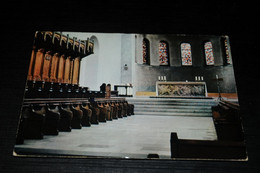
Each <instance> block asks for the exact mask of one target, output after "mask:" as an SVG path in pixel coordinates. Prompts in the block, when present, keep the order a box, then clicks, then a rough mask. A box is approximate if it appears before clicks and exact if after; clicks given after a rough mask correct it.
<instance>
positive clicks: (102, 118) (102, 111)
mask: <svg viewBox="0 0 260 173" xmlns="http://www.w3.org/2000/svg"><path fill="white" fill-rule="evenodd" d="M97 105H98V109H99V110H100V114H99V122H106V121H107V119H108V110H107V108H106V107H105V106H103V104H102V103H98V104H97Z"/></svg>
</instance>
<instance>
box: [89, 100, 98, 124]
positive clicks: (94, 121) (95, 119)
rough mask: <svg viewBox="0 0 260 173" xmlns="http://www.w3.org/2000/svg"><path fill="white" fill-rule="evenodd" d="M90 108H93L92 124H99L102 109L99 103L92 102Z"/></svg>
mask: <svg viewBox="0 0 260 173" xmlns="http://www.w3.org/2000/svg"><path fill="white" fill-rule="evenodd" d="M90 109H91V110H92V116H91V124H99V115H100V110H99V109H98V106H97V103H96V102H92V103H91V104H90Z"/></svg>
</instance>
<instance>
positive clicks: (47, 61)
mask: <svg viewBox="0 0 260 173" xmlns="http://www.w3.org/2000/svg"><path fill="white" fill-rule="evenodd" d="M51 59H52V56H51V52H50V51H48V52H46V53H45V55H44V60H43V68H42V81H45V82H49V80H50V78H49V74H50V67H51Z"/></svg>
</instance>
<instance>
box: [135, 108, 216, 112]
mask: <svg viewBox="0 0 260 173" xmlns="http://www.w3.org/2000/svg"><path fill="white" fill-rule="evenodd" d="M137 111H139V112H140V111H141V112H147V111H148V112H176V113H177V112H186V113H211V112H212V111H211V109H169V108H168V109H156V108H150V109H146V108H135V112H137Z"/></svg>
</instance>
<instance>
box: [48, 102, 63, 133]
mask: <svg viewBox="0 0 260 173" xmlns="http://www.w3.org/2000/svg"><path fill="white" fill-rule="evenodd" d="M59 121H60V112H59V109H58V106H56V105H47V106H46V117H45V124H44V135H58V134H59V129H58V126H59Z"/></svg>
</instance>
